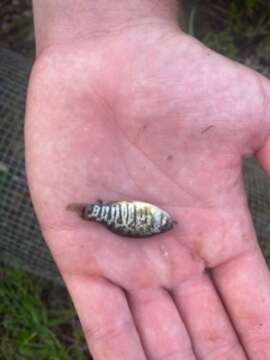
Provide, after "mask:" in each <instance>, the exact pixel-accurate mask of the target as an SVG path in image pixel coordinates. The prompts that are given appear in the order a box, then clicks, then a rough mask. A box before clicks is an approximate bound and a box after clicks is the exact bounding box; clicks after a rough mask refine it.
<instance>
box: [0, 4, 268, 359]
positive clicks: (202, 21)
mask: <svg viewBox="0 0 270 360" xmlns="http://www.w3.org/2000/svg"><path fill="white" fill-rule="evenodd" d="M184 5H185V9H186V16H185V29H186V31H187V32H189V33H190V34H191V35H193V36H196V37H197V38H198V39H200V40H201V41H203V42H204V43H205V44H206V45H208V46H209V47H211V48H212V49H214V50H216V51H218V52H220V53H222V54H224V55H226V56H228V57H230V58H232V59H234V60H237V61H240V62H242V63H244V64H246V65H248V66H251V67H253V68H254V69H256V70H258V71H260V72H262V73H263V74H265V75H266V76H269V75H270V66H269V65H270V2H267V1H265V0H232V1H228V0H216V1H210V0H204V1H196V0H194V1H191V0H186V1H184ZM0 19H1V22H0V47H3V48H9V49H12V50H14V51H16V52H18V53H21V54H23V55H25V56H27V57H28V58H32V59H33V57H34V35H33V20H32V11H31V1H30V0H2V1H1V5H0ZM269 244H270V239H269V241H268V242H265V243H264V244H263V245H262V246H263V249H264V253H265V255H266V256H269V257H270V245H269ZM0 333H1V338H0V359H3V360H26V359H29V360H71V359H77V360H87V359H91V357H90V355H89V353H88V351H87V348H86V344H85V341H84V338H83V335H82V331H81V328H80V325H79V322H78V319H77V317H76V314H75V311H74V308H73V306H72V303H71V301H70V298H69V295H68V293H67V291H66V290H65V289H64V288H63V287H60V286H59V285H56V284H54V283H52V282H50V281H48V280H44V279H41V278H38V277H36V276H33V275H32V274H29V273H25V272H22V271H19V270H18V269H17V270H14V269H12V268H9V267H7V266H5V265H2V264H0Z"/></svg>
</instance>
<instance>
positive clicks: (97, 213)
mask: <svg viewBox="0 0 270 360" xmlns="http://www.w3.org/2000/svg"><path fill="white" fill-rule="evenodd" d="M82 217H83V219H86V220H90V221H96V222H98V223H101V224H104V225H105V226H106V227H107V228H108V229H109V230H110V231H112V232H114V233H117V234H118V235H122V236H129V237H136V238H141V237H147V236H151V235H156V234H161V233H163V232H165V231H168V230H170V229H172V228H173V225H174V224H176V223H177V222H176V221H175V220H173V219H172V217H171V216H170V215H169V214H168V213H167V212H166V211H164V210H162V209H160V208H158V207H157V206H155V205H152V204H149V203H145V202H141V201H112V202H107V203H104V202H102V201H101V200H98V201H97V202H96V203H94V204H89V205H86V206H85V207H84V209H83V213H82Z"/></svg>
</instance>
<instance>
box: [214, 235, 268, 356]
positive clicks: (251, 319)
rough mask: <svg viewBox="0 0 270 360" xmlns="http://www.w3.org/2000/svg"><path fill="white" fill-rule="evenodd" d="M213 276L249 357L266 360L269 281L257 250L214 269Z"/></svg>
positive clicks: (262, 260) (266, 270) (264, 264)
mask: <svg viewBox="0 0 270 360" xmlns="http://www.w3.org/2000/svg"><path fill="white" fill-rule="evenodd" d="M254 241H255V239H254ZM213 277H214V279H215V282H216V284H217V287H218V289H219V291H220V293H221V295H222V298H223V300H224V303H225V306H226V308H227V311H228V312H229V314H230V317H231V319H232V321H233V323H234V326H235V328H236V330H237V332H238V334H239V336H240V338H241V341H242V343H243V345H244V347H245V349H246V351H247V353H248V355H249V358H250V359H256V360H260V359H270V347H269V342H270V278H269V271H268V268H267V266H266V263H265V261H264V259H263V256H262V254H261V252H260V250H259V248H257V247H256V249H255V250H252V251H248V252H245V253H243V254H242V255H239V256H238V257H235V258H233V259H231V260H230V261H228V262H226V263H224V264H221V265H219V266H217V267H216V268H215V269H214V270H213Z"/></svg>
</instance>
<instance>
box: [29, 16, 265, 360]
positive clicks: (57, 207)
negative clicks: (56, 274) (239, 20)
mask: <svg viewBox="0 0 270 360" xmlns="http://www.w3.org/2000/svg"><path fill="white" fill-rule="evenodd" d="M269 96H270V86H269V82H268V81H267V80H266V79H264V78H263V77H261V76H260V75H258V74H257V73H255V72H253V71H251V70H249V69H248V68H245V67H243V66H241V65H239V64H237V63H234V62H231V61H229V60H227V59H225V58H223V57H222V56H220V55H217V54H216V53H214V52H212V51H211V50H209V49H207V48H206V47H204V46H203V45H202V44H200V43H199V42H197V41H196V40H194V39H192V38H190V37H189V36H187V35H184V34H183V33H181V32H180V31H179V30H178V29H176V28H174V27H171V26H168V25H164V24H158V23H157V24H151V25H146V24H144V25H142V26H134V27H130V28H128V29H127V28H125V29H123V30H119V31H117V32H114V33H111V34H107V35H103V36H102V37H100V38H97V39H96V40H89V41H81V42H80V41H77V42H76V43H66V44H62V45H55V46H52V47H51V48H49V49H48V50H46V51H45V52H44V53H43V54H41V55H40V57H39V58H38V59H37V61H36V64H35V66H34V69H33V73H32V77H31V82H30V88H29V93H28V104H27V123H26V155H27V171H28V178H29V184H30V189H31V193H32V198H33V201H34V205H35V209H36V212H37V215H38V218H39V221H40V225H41V228H42V231H43V234H44V236H45V239H46V240H47V242H48V244H49V247H50V249H51V251H52V254H53V256H54V258H55V260H56V262H57V264H58V266H59V269H60V271H61V273H62V275H63V278H64V280H65V282H66V284H67V287H68V289H69V291H70V294H71V296H72V299H73V301H74V304H75V306H76V309H77V311H78V314H79V317H80V320H81V323H82V326H83V328H84V331H85V336H86V339H87V341H88V344H89V347H90V350H91V352H92V354H93V357H94V359H97V360H100V359H106V360H108V359H110V360H112V359H117V360H119V359H125V360H127V359H129V360H131V359H134V360H135V359H136V360H141V359H170V360H171V359H207V360H211V359H215V360H216V359H230V360H233V359H237V360H240V359H254V360H255V359H256V360H258V359H267V358H270V348H269V336H270V335H269V334H270V282H269V273H268V269H267V266H266V264H265V262H264V260H263V257H262V255H261V252H260V250H259V247H258V244H257V240H256V235H255V232H254V229H253V226H252V223H251V218H250V214H249V211H248V208H247V202H246V195H245V191H244V186H243V180H242V173H241V163H242V158H243V156H245V155H248V154H252V153H256V154H257V156H258V159H259V160H260V161H261V163H262V164H263V165H264V167H265V169H266V170H268V172H269V173H270V162H269V156H268V158H267V147H268V150H269V146H270V141H269V140H268V139H269V135H270V122H269ZM267 140H268V142H267ZM97 199H102V200H104V201H108V200H121V199H129V200H143V201H147V202H151V203H153V204H156V205H159V206H160V207H162V208H164V209H166V210H168V211H169V212H170V213H171V214H172V215H173V217H174V218H175V219H176V220H177V221H178V225H176V226H175V228H174V230H172V231H170V232H167V233H165V234H162V235H159V236H154V237H152V238H147V239H140V240H138V239H131V238H123V237H119V236H117V235H115V234H112V233H111V232H109V231H108V230H107V229H106V228H104V227H103V226H101V225H100V224H96V223H92V222H86V221H84V220H82V219H81V218H80V216H79V214H77V213H75V212H71V211H68V209H67V207H68V205H70V204H72V203H78V204H80V203H85V202H89V203H91V202H95V201H96V200H97Z"/></svg>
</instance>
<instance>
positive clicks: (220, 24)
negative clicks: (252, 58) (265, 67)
mask: <svg viewBox="0 0 270 360" xmlns="http://www.w3.org/2000/svg"><path fill="white" fill-rule="evenodd" d="M188 30H189V32H190V33H191V34H192V35H194V36H196V37H198V38H199V39H200V40H202V41H203V42H204V43H205V44H206V45H208V46H209V47H211V48H213V49H214V50H217V51H218V52H220V53H222V54H224V55H226V56H229V57H231V58H238V57H239V56H245V55H250V54H254V52H256V51H257V48H258V47H261V44H263V46H270V36H269V34H270V2H269V1H265V0H230V1H227V0H216V1H211V0H204V1H202V0H193V5H192V7H191V8H190V10H189V18H188Z"/></svg>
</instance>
